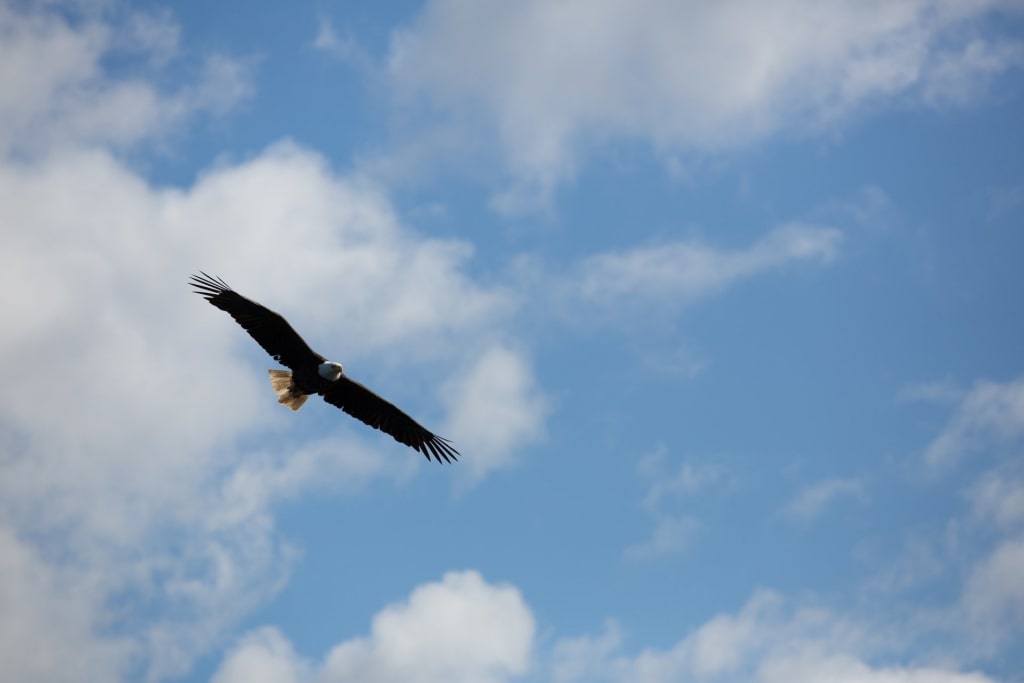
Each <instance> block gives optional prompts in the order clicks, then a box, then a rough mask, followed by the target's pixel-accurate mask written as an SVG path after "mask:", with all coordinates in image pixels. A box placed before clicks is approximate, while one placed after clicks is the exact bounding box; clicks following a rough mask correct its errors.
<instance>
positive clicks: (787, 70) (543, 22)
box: [388, 0, 1024, 208]
mask: <svg viewBox="0 0 1024 683" xmlns="http://www.w3.org/2000/svg"><path fill="white" fill-rule="evenodd" d="M1019 10H1020V6H1019V4H1015V3H1012V2H999V1H997V0H986V1H979V2H970V3H964V2H950V1H948V0H912V1H911V2H901V3H891V2H885V1H884V0H878V1H874V2H860V1H858V0H844V1H842V2H830V3H818V2H814V1H813V0H799V1H796V2H787V3H764V2H758V1H757V0H731V1H729V2H718V3H712V4H706V3H704V4H702V3H680V2H671V1H667V0H646V1H645V2H641V3H637V2H628V1H626V0H602V1H601V2H562V3H558V4H557V5H551V4H550V3H547V2H543V1H541V0H532V1H530V2H521V3H516V4H515V5H514V6H510V5H507V4H504V3H501V2H496V1H492V2H480V3H465V2H459V1H458V0H434V1H433V2H429V3H428V4H427V5H426V7H425V8H424V9H423V11H422V12H421V13H420V14H419V15H418V16H417V17H416V18H415V20H414V21H412V22H411V23H410V24H409V25H408V26H407V27H405V28H403V29H402V30H399V31H397V32H396V33H395V34H394V36H393V39H392V44H391V50H390V55H389V59H388V68H389V70H390V74H391V79H392V82H393V86H394V88H395V90H396V91H397V92H398V93H399V94H400V95H401V96H402V97H404V98H421V99H423V100H426V101H427V102H429V103H430V104H432V105H433V106H435V107H436V108H437V109H438V110H441V111H444V112H449V113H451V115H452V116H453V117H454V118H457V119H458V120H460V121H465V120H466V119H467V118H474V119H477V120H480V121H483V122H484V126H485V127H487V128H489V129H491V130H494V131H495V132H496V134H497V138H498V140H499V141H500V142H499V144H500V146H501V150H502V153H503V154H504V156H505V157H506V159H507V161H508V165H509V167H510V168H511V169H512V171H513V172H514V173H515V174H516V175H517V176H518V177H519V178H520V181H521V183H522V186H521V188H520V189H522V188H526V189H527V190H529V191H532V192H534V193H535V194H539V195H541V196H543V195H544V193H545V192H547V191H549V190H550V188H551V186H552V185H554V184H555V183H557V182H558V181H560V180H563V179H565V178H566V177H569V176H570V175H571V174H572V173H573V171H574V168H575V165H576V163H577V158H578V157H579V155H580V153H581V150H582V149H583V147H584V146H585V144H586V143H589V142H594V141H603V140H608V139H616V138H620V139H638V140H643V141H647V142H649V143H650V144H651V145H652V146H654V147H655V148H658V149H663V150H673V149H677V150H712V151H713V150H719V149H728V148H736V147H738V146H741V145H747V144H750V143H752V142H756V141H758V140H760V139H762V138H764V137H765V136H767V135H770V134H774V133H778V132H794V131H795V132H801V133H803V132H805V131H817V130H821V129H823V128H824V127H826V126H828V125H830V124H832V123H833V122H836V121H843V120H846V119H848V118H849V117H850V116H851V115H852V114H854V113H856V112H859V111H862V110H863V109H865V108H867V107H870V106H873V105H874V104H875V103H877V102H879V101H884V100H893V99H902V100H911V101H919V102H927V103H929V104H931V103H936V102H941V103H946V102H968V101H970V100H971V99H972V98H974V97H976V96H977V95H978V94H979V93H982V92H984V91H985V88H986V85H987V84H988V83H989V82H990V81H991V79H992V78H993V77H995V76H998V75H999V74H1001V73H1004V72H1005V71H1007V70H1008V69H1011V68H1014V67H1017V66H1019V65H1020V64H1021V63H1022V62H1024V50H1022V48H1021V42H1020V41H1019V40H1018V39H1017V38H1016V37H1015V36H1012V35H1007V34H1005V33H1003V32H1000V31H998V30H990V31H980V30H972V29H976V26H977V23H976V20H978V19H980V18H983V17H989V16H998V14H999V13H1000V12H1004V11H1005V12H1016V11H1019ZM515 194H516V192H513V193H512V194H511V195H510V196H511V197H512V199H511V201H508V202H505V204H507V206H508V207H509V208H514V207H515V206H516V205H522V204H523V202H522V201H516V200H515V198H514V196H515ZM522 194H523V193H522V192H519V195H520V200H521V199H522V197H521V195H522ZM506 199H509V197H506Z"/></svg>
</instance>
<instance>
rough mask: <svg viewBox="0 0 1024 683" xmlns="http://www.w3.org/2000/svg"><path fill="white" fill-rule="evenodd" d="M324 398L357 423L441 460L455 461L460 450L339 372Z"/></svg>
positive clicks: (428, 457)
mask: <svg viewBox="0 0 1024 683" xmlns="http://www.w3.org/2000/svg"><path fill="white" fill-rule="evenodd" d="M322 396H323V397H324V400H325V401H327V402H328V403H330V404H331V405H333V406H337V407H338V408H341V409H342V410H344V411H345V412H346V413H348V414H349V415H351V416H352V417H354V418H356V419H357V420H359V421H360V422H363V423H365V424H368V425H370V426H371V427H373V428H374V429H379V430H380V431H382V432H384V433H385V434H390V435H391V436H392V437H393V438H394V439H395V441H397V442H398V443H401V444H405V445H406V446H409V447H411V448H412V449H413V450H416V451H419V452H420V453H422V454H423V455H424V456H425V457H426V458H427V460H430V456H431V455H433V456H434V459H435V460H437V461H438V462H441V461H442V459H443V460H444V462H451V461H452V460H458V459H459V458H458V456H459V452H458V451H457V450H455V448H454V447H453V446H452V445H451V444H450V443H449V442H448V440H447V439H443V438H441V437H440V436H437V435H436V434H434V433H433V432H431V431H430V430H429V429H427V428H426V427H423V426H422V425H420V424H419V423H418V422H416V420H414V419H412V418H411V417H409V416H408V415H406V414H405V413H404V412H402V411H401V410H400V409H399V408H398V407H397V406H395V405H394V404H393V403H391V402H389V401H386V400H385V399H383V398H381V397H380V396H378V395H377V394H375V393H373V392H372V391H370V390H369V389H367V388H366V387H364V386H363V385H362V384H360V383H359V382H354V381H352V380H350V379H349V378H348V377H345V376H344V375H342V376H341V377H340V378H339V379H338V380H337V381H336V382H334V383H332V384H331V387H330V388H329V389H327V390H326V391H324V392H323V394H322Z"/></svg>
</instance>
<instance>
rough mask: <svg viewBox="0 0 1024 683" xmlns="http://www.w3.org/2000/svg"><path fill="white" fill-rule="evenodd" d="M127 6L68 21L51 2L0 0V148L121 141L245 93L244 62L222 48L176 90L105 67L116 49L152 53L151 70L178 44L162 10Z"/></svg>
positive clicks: (216, 108) (22, 150)
mask: <svg viewBox="0 0 1024 683" xmlns="http://www.w3.org/2000/svg"><path fill="white" fill-rule="evenodd" d="M125 14H126V16H122V15H121V14H116V16H117V17H118V19H117V21H118V22H119V23H117V24H112V23H110V22H108V21H104V20H100V19H98V18H95V17H92V16H88V15H87V16H85V17H81V18H80V21H79V22H78V23H76V24H72V23H71V22H69V21H68V19H67V18H65V16H66V15H64V14H62V13H59V12H51V11H40V10H38V9H24V8H22V9H14V8H12V7H11V6H9V5H5V6H4V7H2V8H0V33H2V34H3V35H4V41H3V43H2V44H0V64H2V65H3V66H2V67H0V152H4V153H9V152H12V151H13V152H16V153H18V154H29V155H33V154H40V153H45V152H47V151H49V150H53V149H54V148H57V147H60V146H63V145H72V146H73V145H76V144H79V143H81V142H84V141H88V142H93V143H98V144H109V145H115V146H118V147H122V148H123V147H128V146H131V145H135V144H138V143H139V142H142V141H146V140H151V139H154V138H159V137H161V136H164V135H167V134H168V133H170V132H173V131H174V130H175V129H176V128H178V127H179V126H180V125H181V124H183V123H184V122H185V121H187V120H188V119H190V118H191V117H193V116H194V115H196V114H198V113H202V112H210V113H213V114H222V113H224V112H226V111H227V110H229V109H231V108H232V107H234V106H235V105H236V104H238V103H239V102H241V101H242V100H244V99H245V98H246V97H248V96H249V95H250V94H251V91H252V84H251V82H252V70H251V66H250V65H249V64H248V63H247V62H246V61H245V60H239V59H235V58H232V57H229V56H226V55H217V54H211V55H207V56H206V57H205V59H204V60H203V63H202V66H200V67H198V69H197V71H198V73H197V78H196V80H195V82H194V83H193V84H192V85H189V86H187V87H184V88H181V89H178V90H176V91H165V90H162V89H160V88H157V87H155V86H154V85H153V84H152V83H151V82H150V81H149V80H145V79H142V78H137V77H135V78H118V79H114V78H109V77H107V76H106V75H105V72H104V68H103V64H104V61H105V60H109V59H111V58H114V57H115V56H117V55H119V54H123V53H125V52H131V53H138V52H142V53H144V54H148V55H150V56H151V60H150V69H151V70H152V71H153V74H155V73H157V72H158V71H159V69H161V68H162V67H163V66H164V65H166V64H167V63H168V62H170V61H171V60H172V59H173V58H174V57H175V56H176V54H177V51H178V47H177V45H178V26H177V24H176V23H175V22H174V20H173V18H172V17H171V15H170V14H169V13H166V12H165V13H153V14H145V13H138V12H132V11H127V12H126V13H125ZM153 74H151V75H153Z"/></svg>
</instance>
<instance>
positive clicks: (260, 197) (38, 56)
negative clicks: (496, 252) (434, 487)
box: [0, 5, 529, 681]
mask: <svg viewBox="0 0 1024 683" xmlns="http://www.w3.org/2000/svg"><path fill="white" fill-rule="evenodd" d="M104 16H106V15H105V14H103V13H97V14H96V15H88V16H84V17H82V18H80V20H78V21H74V22H72V21H70V20H68V19H66V18H64V17H65V14H64V13H62V12H60V11H57V10H55V9H53V8H52V7H50V6H46V7H44V6H41V5H38V6H33V7H31V8H29V9H24V10H14V9H11V8H9V7H8V6H6V5H5V6H3V7H2V8H0V32H2V34H3V35H4V36H5V38H4V40H3V41H2V45H0V84H2V87H0V124H2V125H0V128H2V129H3V133H0V224H2V225H4V226H6V227H5V229H4V230H2V231H0V310H2V311H3V315H4V320H5V324H4V334H3V335H0V375H2V376H3V377H4V381H5V386H6V387H7V390H6V391H4V392H3V393H2V394H0V446H2V447H0V545H2V546H3V548H2V549H0V550H2V552H0V574H2V580H0V585H2V588H0V592H2V595H0V598H2V602H3V605H4V609H2V610H0V662H3V664H2V673H0V677H3V678H4V679H5V680H6V679H10V680H24V681H36V680H40V681H61V680H80V678H81V676H82V672H83V671H88V672H89V673H90V676H92V677H95V678H97V679H102V680H123V679H131V680H143V679H145V680H159V679H162V678H166V677H170V676H174V675H178V674H181V673H183V672H185V671H187V670H188V669H189V667H190V666H191V664H192V663H193V662H194V661H195V659H196V657H197V656H199V655H200V654H202V653H204V652H208V651H210V650H211V649H212V648H216V647H217V646H218V645H219V644H220V643H221V642H222V641H223V639H224V638H225V637H226V635H227V634H228V633H229V632H230V630H231V629H232V628H233V627H234V626H235V625H237V623H238V622H239V620H240V619H241V618H243V617H244V616H245V615H247V614H249V613H251V611H252V610H253V609H254V608H255V607H257V606H258V605H260V604H262V603H263V602H264V601H266V600H267V599H268V598H269V597H270V596H272V595H273V594H274V593H275V592H276V591H278V590H279V589H280V588H281V586H282V585H283V583H284V582H285V581H286V580H287V578H288V575H289V571H290V569H291V567H292V565H293V562H294V558H295V556H296V553H295V551H294V549H292V548H291V547H290V546H289V545H288V544H287V542H285V541H284V540H282V539H281V538H280V537H279V535H278V533H277V532H276V530H275V522H274V517H273V514H272V511H273V506H274V505H275V504H277V503H278V502H280V501H282V500H286V499H289V498H293V497H295V496H297V495H299V494H302V493H306V492H310V491H315V490H320V491H324V492H328V493H336V492H347V491H352V490H358V489H359V488H360V487H362V486H364V485H365V484H366V483H367V482H369V481H372V480H375V479H380V478H385V479H396V480H397V479H403V478H405V477H408V476H410V474H411V472H413V471H414V470H415V468H416V467H419V466H421V464H420V461H419V456H417V455H416V454H415V453H413V452H411V451H408V449H404V448H402V447H400V446H398V445H397V444H394V443H393V442H392V441H390V440H389V439H387V438H386V437H383V436H381V435H380V434H379V433H376V432H373V431H371V430H368V429H366V428H365V427H363V426H362V425H361V424H359V423H358V422H355V421H353V420H351V419H350V418H348V417H347V416H345V415H344V414H342V413H340V412H337V411H335V410H334V409H333V408H330V407H326V406H323V405H322V404H320V403H319V402H311V403H310V404H309V405H308V406H307V407H306V408H305V409H304V410H303V412H301V413H299V414H297V415H292V414H290V413H288V412H287V411H283V410H282V409H281V408H280V407H279V406H278V405H276V403H275V401H274V397H273V394H272V392H271V390H270V387H269V382H268V380H267V377H266V374H265V372H266V371H265V368H267V367H271V366H272V365H273V362H272V361H271V359H269V358H267V357H266V356H265V354H263V353H262V351H261V350H260V349H259V348H258V347H257V346H256V345H255V344H254V343H253V342H252V341H251V339H249V338H248V336H247V335H246V334H245V333H244V331H242V330H241V329H239V328H238V327H237V325H235V324H234V323H233V322H232V321H231V319H230V318H228V317H227V316H225V315H224V314H223V313H221V312H220V311H217V310H215V309H214V308H213V307H211V306H209V305H207V304H206V303H204V302H203V301H202V299H200V298H199V297H197V296H196V295H195V294H193V293H191V292H190V291H189V287H188V286H187V283H186V278H187V276H188V275H189V274H190V273H192V272H194V271H195V270H196V269H199V268H203V269H206V270H208V271H210V272H212V273H215V274H217V275H221V276H223V277H225V278H226V279H227V280H228V281H229V282H231V283H232V284H234V285H236V286H237V287H238V288H239V289H240V290H241V291H243V292H244V293H245V294H248V295H251V296H253V297H255V298H257V299H259V300H262V301H264V302H265V303H266V304H268V305H270V306H272V307H274V308H276V309H279V310H281V311H282V312H284V313H286V314H287V315H288V317H289V319H290V320H291V321H292V322H293V323H295V325H296V327H297V328H298V329H301V330H302V331H303V333H304V335H305V336H306V338H307V339H308V340H309V341H310V342H311V343H312V344H313V345H314V346H316V347H318V348H320V349H321V350H322V351H323V352H325V353H328V354H333V355H335V356H336V357H337V358H338V359H339V360H342V361H345V362H346V369H347V370H348V371H349V372H351V373H352V374H353V375H354V376H355V377H356V378H358V379H362V380H364V381H367V382H369V381H370V380H371V379H372V375H373V373H371V371H370V370H369V368H370V367H371V366H370V363H369V359H371V358H372V359H373V364H372V367H373V368H374V369H375V370H377V373H378V374H379V377H380V379H381V385H382V386H380V385H377V384H376V383H374V386H375V388H377V389H380V390H381V392H382V393H384V394H386V395H388V396H389V398H392V399H393V400H395V401H396V402H398V403H400V404H401V405H403V406H404V407H405V408H406V409H407V410H410V411H411V412H413V413H416V414H422V413H423V412H424V411H423V408H424V406H428V405H431V404H432V403H436V401H437V399H438V391H437V390H436V389H433V388H432V387H436V386H441V385H442V384H444V383H445V381H446V378H447V376H448V375H450V374H453V373H454V372H456V369H455V368H456V364H457V363H459V362H460V361H461V358H460V357H459V354H458V351H457V350H458V349H460V348H463V347H464V346H466V345H470V346H473V347H479V346H481V345H483V344H484V343H485V341H481V340H486V339H489V338H490V337H491V336H492V335H494V334H500V333H501V332H502V330H503V328H504V325H505V323H506V321H507V320H508V317H509V315H510V314H511V313H512V312H513V311H514V310H515V307H516V302H515V300H514V298H513V297H511V296H510V295H509V293H508V292H506V291H504V290H502V289H500V288H494V287H485V286H481V285H479V284H477V283H476V282H475V281H473V280H472V279H471V278H470V277H468V276H467V275H466V274H465V273H464V272H463V270H464V265H465V263H466V262H467V260H468V259H469V258H470V257H471V249H470V247H469V246H468V245H467V244H465V243H462V242H458V241H454V240H432V239H428V238H425V237H423V236H421V235H418V234H416V233H414V232H411V231H410V230H408V229H407V228H406V227H405V226H403V225H401V224H400V222H399V221H398V219H397V218H396V216H395V213H394V211H393V210H392V208H391V206H390V204H389V201H388V199H387V198H386V197H385V196H383V194H382V193H381V192H379V191H378V190H377V189H375V188H374V187H372V186H369V185H368V184H366V183H364V182H362V181H360V180H359V179H356V178H342V177H338V176H337V175H335V174H334V173H332V171H331V170H330V169H329V168H328V167H327V164H326V163H325V161H324V160H323V159H322V158H320V157H319V156H317V155H316V154H313V153H311V152H309V151H307V150H304V149H301V148H299V147H297V146H295V145H291V144H287V143H283V144H280V145H276V146H273V147H271V148H270V149H268V150H266V151H265V152H263V153H261V154H258V155H256V156H254V157H253V158H251V159H249V160H247V161H244V162H241V163H237V164H230V163H222V164H220V165H219V166H217V167H215V168H212V169H208V170H207V171H206V172H205V173H203V174H201V175H200V177H199V179H198V180H197V181H196V182H195V184H194V185H192V186H191V187H187V188H165V187H155V186H153V185H151V184H150V183H149V182H148V181H146V180H145V179H144V178H142V177H140V176H139V175H138V174H136V173H135V172H133V171H132V170H130V169H129V168H128V167H126V165H125V164H124V163H122V162H120V161H118V160H117V159H116V158H115V156H114V154H113V153H112V152H111V151H110V147H111V146H118V145H122V144H132V143H136V142H139V141H140V140H143V139H149V138H151V137H153V136H159V135H161V134H163V133H164V132H166V127H167V124H170V123H175V124H176V123H179V122H181V121H183V120H184V119H183V118H182V117H183V116H184V115H185V114H187V113H190V112H193V111H196V110H197V109H208V110H216V111H222V110H224V109H225V108H227V107H229V106H231V104H232V103H234V102H236V101H237V100H238V98H239V97H242V96H243V95H244V91H245V89H246V88H247V87H248V86H247V81H246V77H245V75H244V74H243V73H242V72H241V71H239V68H240V67H239V65H238V63H237V62H235V61H233V60H229V59H225V58H223V57H219V56H216V55H213V56H207V57H206V58H205V65H206V66H205V72H204V73H202V74H200V75H199V76H198V77H197V79H196V80H195V82H193V83H189V84H185V85H183V86H182V87H181V88H180V89H179V90H178V91H176V92H175V93H172V94H165V93H163V92H161V91H159V90H158V89H156V88H154V87H153V86H151V85H150V84H149V83H148V82H146V81H144V80H117V79H113V78H110V77H109V76H108V75H107V74H106V73H105V72H104V70H103V69H104V64H105V62H106V60H107V59H108V58H110V56H111V54H112V52H111V51H112V50H132V51H136V52H140V51H141V52H142V54H144V55H148V56H149V57H150V58H151V59H150V62H149V65H148V66H147V67H146V68H151V67H152V68H156V67H158V66H159V64H161V63H163V62H165V61H167V60H169V59H172V58H173V57H174V53H175V50H176V49H177V47H176V46H177V28H176V26H175V25H174V24H173V22H172V21H171V20H170V18H169V16H168V15H162V14H156V15H148V16H147V17H146V18H145V19H139V20H138V21H136V22H135V23H134V24H133V23H132V17H136V18H137V15H129V16H128V17H127V18H124V22H125V24H126V25H127V26H128V28H125V27H124V26H122V25H120V24H118V25H114V24H111V23H105V20H104V19H103V17H104ZM30 67H31V68H30ZM243 71H244V69H243ZM137 105H138V106H137ZM171 119H174V120H173V121H172V120H171ZM5 136H6V137H5ZM327 339H330V340H333V344H332V346H331V347H330V348H328V347H327V346H325V345H323V343H322V342H323V340H327ZM520 363H525V361H522V360H521V359H520ZM520 369H522V370H523V372H524V373H525V374H528V372H529V371H528V369H525V366H523V367H521V368H520ZM395 376H397V377H401V378H402V381H401V382H399V381H396V380H394V379H391V380H390V381H389V378H393V377H395ZM388 389H391V390H392V391H388ZM403 392H404V393H403ZM414 398H415V399H416V401H418V403H417V402H416V401H414V400H413V399H414ZM318 411H319V413H318ZM325 411H326V412H325ZM318 414H329V415H330V418H331V419H332V420H335V423H336V424H337V427H336V428H335V429H336V431H327V432H324V431H323V427H322V423H320V425H318V426H317V431H316V432H309V431H308V428H309V426H310V425H312V424H314V421H315V420H316V419H317V415H318ZM495 428H496V429H498V431H501V430H502V428H503V424H502V423H501V421H500V420H499V421H498V422H497V424H496V425H495ZM311 433H312V434H315V436H312V437H310V436H309V434H311ZM448 436H452V437H453V438H455V439H456V442H458V439H459V436H460V435H459V434H450V435H448ZM275 443H287V445H288V447H287V448H274V446H273V444H275ZM453 472H454V470H453Z"/></svg>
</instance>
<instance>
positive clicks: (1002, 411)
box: [924, 378, 1024, 468]
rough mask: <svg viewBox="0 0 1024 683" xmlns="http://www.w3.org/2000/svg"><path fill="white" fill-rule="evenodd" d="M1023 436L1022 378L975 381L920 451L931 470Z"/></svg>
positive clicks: (1023, 380) (1023, 394) (1023, 400)
mask: <svg viewBox="0 0 1024 683" xmlns="http://www.w3.org/2000/svg"><path fill="white" fill-rule="evenodd" d="M1021 436H1024V378H1018V379H1016V380H1012V381H1010V382H1006V383H999V382H991V381H979V382H976V383H975V385H974V387H973V388H972V389H971V390H970V391H969V392H967V394H966V396H964V398H963V399H962V400H961V401H960V404H959V406H957V408H956V411H955V412H954V413H953V416H952V417H951V418H950V419H949V421H948V422H947V423H946V426H945V427H944V428H943V430H942V432H940V433H939V435H938V436H937V437H935V439H934V440H933V441H932V442H931V443H930V444H929V445H928V447H927V448H926V449H925V452H924V460H925V462H926V463H927V464H928V465H929V466H930V467H932V468H939V467H948V466H950V465H953V464H954V463H956V462H957V461H959V460H961V459H962V458H963V457H964V456H966V455H967V454H969V453H972V452H976V451H978V450H981V449H983V448H988V449H991V448H993V447H996V446H998V445H1001V444H1007V443H1012V442H1014V441H1016V440H1018V439H1020V438H1021Z"/></svg>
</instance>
